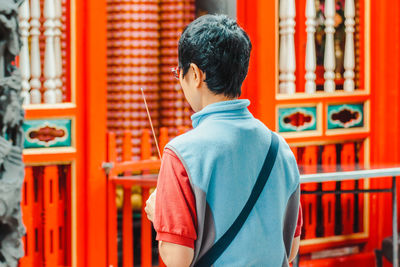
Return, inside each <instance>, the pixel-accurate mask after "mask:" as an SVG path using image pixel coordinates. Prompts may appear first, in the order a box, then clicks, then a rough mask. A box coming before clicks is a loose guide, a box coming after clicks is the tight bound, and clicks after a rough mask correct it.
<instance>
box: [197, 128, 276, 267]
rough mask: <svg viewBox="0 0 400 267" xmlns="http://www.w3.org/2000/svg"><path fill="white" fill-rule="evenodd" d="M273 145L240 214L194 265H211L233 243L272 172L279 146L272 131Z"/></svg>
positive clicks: (208, 266)
mask: <svg viewBox="0 0 400 267" xmlns="http://www.w3.org/2000/svg"><path fill="white" fill-rule="evenodd" d="M271 133H272V135H271V146H270V148H269V150H268V153H267V157H266V158H265V161H264V164H263V166H262V168H261V171H260V174H259V175H258V178H257V181H256V183H255V184H254V187H253V190H252V192H251V194H250V197H249V199H248V200H247V202H246V204H245V205H244V207H243V209H242V211H241V212H240V214H239V216H238V217H237V218H236V220H235V221H234V223H233V224H232V225H231V227H230V228H229V229H228V230H227V231H226V232H225V234H224V235H223V236H222V237H221V238H220V239H219V240H218V241H217V242H216V243H215V244H214V245H213V246H212V247H211V248H210V250H208V251H207V252H206V253H205V254H204V255H203V256H202V257H201V258H200V259H199V260H198V261H196V263H195V264H194V267H210V266H211V265H212V264H213V263H214V262H215V261H216V260H217V259H218V258H219V257H220V256H221V254H222V253H223V252H224V251H225V249H226V248H227V247H228V246H229V245H230V244H231V242H232V241H233V239H234V238H235V237H236V235H237V234H238V232H239V230H240V229H241V228H242V226H243V224H244V223H245V222H246V220H247V217H249V214H250V212H251V210H252V209H253V207H254V205H255V204H256V202H257V200H258V198H259V196H260V195H261V192H262V191H263V189H264V186H265V184H266V183H267V181H268V178H269V176H270V174H271V170H272V167H273V166H274V164H275V159H276V155H277V153H278V148H279V139H278V136H277V135H276V134H275V133H273V132H271Z"/></svg>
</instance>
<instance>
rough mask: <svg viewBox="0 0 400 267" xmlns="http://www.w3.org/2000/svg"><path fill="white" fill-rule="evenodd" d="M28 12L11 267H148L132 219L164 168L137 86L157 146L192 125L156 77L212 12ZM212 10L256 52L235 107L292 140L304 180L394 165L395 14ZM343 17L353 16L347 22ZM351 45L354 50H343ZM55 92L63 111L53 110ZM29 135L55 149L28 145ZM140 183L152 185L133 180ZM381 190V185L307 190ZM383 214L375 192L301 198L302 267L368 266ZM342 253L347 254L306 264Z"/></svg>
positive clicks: (398, 155) (79, 7) (168, 5)
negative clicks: (225, 16) (242, 103)
mask: <svg viewBox="0 0 400 267" xmlns="http://www.w3.org/2000/svg"><path fill="white" fill-rule="evenodd" d="M28 2H29V7H26V6H25V7H24V8H26V9H25V11H26V10H28V11H29V12H25V13H24V12H22V14H23V15H22V16H21V21H24V20H25V21H27V22H29V27H28V26H24V27H27V28H26V30H28V35H27V36H24V37H23V38H27V39H26V42H27V43H29V53H28V55H29V56H28V57H25V58H21V57H20V64H28V66H30V67H31V68H30V69H31V71H30V73H28V74H27V75H26V76H24V79H25V80H26V81H27V82H29V84H30V85H31V87H30V88H31V89H30V94H31V96H32V99H31V104H27V105H26V106H25V110H26V123H25V125H24V130H25V132H26V141H25V151H24V161H25V163H26V179H25V184H24V190H23V201H22V206H23V212H24V214H23V217H24V222H25V225H26V227H27V235H26V237H25V240H24V243H25V252H26V256H25V257H24V258H23V259H21V262H20V265H21V266H44V265H46V266H134V264H135V265H137V264H141V265H142V266H152V264H153V265H158V264H159V263H158V262H159V261H158V257H157V254H156V250H155V249H154V247H155V243H154V241H152V240H153V237H152V229H151V225H150V223H149V222H148V221H147V219H146V218H145V216H142V213H143V211H142V208H143V207H142V205H141V204H142V203H144V201H145V200H146V199H147V197H148V195H149V191H150V190H151V188H152V187H154V186H155V184H156V181H155V178H154V177H156V176H155V174H156V172H157V169H158V168H159V165H160V162H159V160H157V153H156V151H155V149H154V144H153V143H152V141H151V139H152V138H151V135H150V134H149V132H148V130H144V129H147V128H148V124H147V118H146V117H145V116H143V112H144V110H143V106H142V105H141V104H140V102H141V101H142V100H141V98H140V95H139V98H136V96H137V95H138V88H139V87H140V86H143V87H146V88H147V89H146V94H148V98H149V103H150V109H151V112H152V116H153V118H154V119H155V121H157V122H156V123H155V124H156V125H155V126H156V131H157V134H158V135H159V140H160V146H161V147H162V146H163V145H165V144H166V142H168V138H169V137H172V136H174V135H176V134H179V133H180V132H182V131H184V130H185V129H186V128H187V127H188V125H190V121H189V116H190V110H189V108H188V106H187V104H185V102H184V99H183V96H182V95H179V94H178V93H175V91H174V86H176V84H174V83H173V82H171V81H170V80H169V78H168V77H167V76H166V75H167V69H169V67H174V65H173V64H175V62H176V56H177V54H176V51H175V50H174V47H175V46H176V40H177V38H178V34H179V32H180V31H181V30H182V28H183V27H184V25H185V24H187V23H189V22H190V21H191V20H192V19H193V18H194V17H195V14H196V13H195V12H197V15H199V14H202V13H203V12H206V11H207V10H204V8H203V4H204V1H203V2H202V1H197V3H195V2H194V1H191V0H174V1H164V0H154V1H148V2H146V1H139V0H135V1H134V0H132V1H122V0H108V1H105V0H85V1H78V0H41V1H35V0H31V1H28ZM209 2H212V1H209ZM214 2H215V1H214ZM222 2H224V3H227V4H226V5H227V7H225V10H229V12H228V13H230V15H232V12H233V13H235V12H236V17H237V19H238V21H239V23H240V24H241V25H242V26H243V28H244V29H245V30H246V31H247V32H248V34H249V36H250V38H251V41H252V44H253V51H252V55H251V61H250V70H249V74H248V77H247V79H246V81H245V84H244V88H243V97H244V98H249V99H250V100H251V102H252V104H251V107H250V108H251V111H252V112H253V113H254V115H255V116H256V117H258V118H260V119H261V120H262V121H263V122H264V123H265V124H266V125H267V126H268V127H269V128H271V129H273V130H275V131H277V132H279V133H281V134H282V135H283V136H284V137H285V138H286V140H287V141H288V143H289V144H290V145H291V147H292V150H293V152H294V154H295V155H296V157H297V159H298V162H299V165H300V166H301V170H302V171H303V172H304V173H314V172H322V171H341V170H342V171H343V170H354V169H359V168H365V167H370V166H386V165H392V164H399V163H400V138H399V136H400V123H399V121H400V48H399V43H400V2H398V1H389V0H384V1H373V0H346V1H344V0H343V1H342V0H336V1H334V0H319V1H318V0H317V1H315V0H312V1H307V0H296V1H294V0H281V1H278V0H268V1H265V0H251V1H249V0H247V1H246V0H237V1H233V0H232V1H222ZM346 2H348V3H349V2H352V3H354V9H353V10H354V11H353V12H351V10H352V7H351V6H350V7H349V4H348V3H347V7H346ZM220 3H221V2H220ZM310 3H313V4H314V7H315V10H313V9H310ZM332 3H333V6H332V7H333V9H332V10H330V9H329V5H330V4H332ZM196 6H197V8H196ZM217 7H218V5H217ZM306 7H308V8H307V9H306ZM218 8H219V7H218ZM217 10H218V9H217ZM232 10H234V11H232ZM38 11H43V12H38ZM294 11H295V12H294ZM346 11H347V12H346ZM24 14H25V15H24ZM313 14H315V15H313ZM233 15H235V14H233ZM330 18H332V19H333V20H332V21H330V20H328V19H330ZM308 19H309V20H308ZM351 19H352V20H354V24H352V23H350V22H351ZM307 20H308V24H306V22H307ZM311 21H312V22H314V23H310V22H311ZM327 21H328V22H327ZM293 22H294V23H295V24H294V23H293ZM330 22H332V24H330ZM127 25H128V26H127ZM307 26H309V27H310V26H311V27H312V28H308V29H307ZM332 28H333V29H334V30H335V34H333V35H330V36H329V34H330V33H329V30H327V29H332ZM24 29H25V28H24ZM307 30H308V32H309V33H310V32H311V33H312V34H311V35H310V34H309V35H307ZM314 32H315V33H314ZM340 34H342V35H340ZM346 34H347V35H346ZM311 36H313V38H315V39H314V40H315V41H314V42H312V41H310V40H312V39H310V37H311ZM344 36H345V37H344ZM349 36H351V37H352V38H353V40H354V42H353V48H352V47H351V45H348V44H346V42H345V40H349V38H350V37H349ZM310 43H315V49H314V51H316V54H315V55H314V56H312V55H311V54H310V52H309V51H312V50H307V45H308V44H310ZM327 51H328V52H327ZM329 51H331V52H332V51H333V52H334V53H333V54H332V53H330V52H329ZM349 51H351V52H353V56H352V54H351V53H349ZM346 53H347V54H346ZM37 55H39V56H37ZM328 58H329V59H328ZM294 59H295V60H294ZM312 62H315V67H313V64H312ZM332 62H334V64H333V65H332ZM352 63H353V64H352ZM171 65H172V66H171ZM352 65H354V66H353V67H352ZM37 66H39V67H37ZM37 69H40V70H41V72H38V71H37ZM329 71H330V72H329ZM346 71H348V72H347V74H345V72H346ZM328 72H329V73H328ZM307 73H308V74H310V73H314V74H315V78H312V77H313V76H312V75H311V76H310V75H308V76H306V74H307ZM327 73H328V74H327ZM349 73H350V74H349ZM164 74H165V75H164ZM330 74H332V75H333V76H331V75H330ZM351 74H353V76H352V75H351ZM282 75H283V76H282ZM132 77H133V78H132ZM293 77H295V78H294V79H292V78H293ZM306 77H307V78H306ZM48 80H53V81H54V82H55V84H56V86H55V88H52V87H51V86H48V84H49V83H48V82H47V81H48ZM327 80H330V81H331V82H333V90H331V89H332V88H331V89H329V85H325V83H326V81H327ZM347 80H351V81H352V82H353V83H354V86H353V88H351V86H350V87H348V86H347V85H345V83H346V81H347ZM38 81H39V84H38ZM307 81H309V82H311V83H312V84H314V85H315V90H314V91H312V90H311V91H309V89H307V86H306V82H307ZM331 84H332V83H331ZM171 88H172V89H171ZM349 88H350V89H349ZM35 90H36V91H35ZM51 90H54V92H55V95H61V96H62V97H61V98H59V99H56V100H54V101H53V100H49V99H48V98H46V95H48V93H51ZM38 92H39V97H37V96H38ZM35 94H36V95H35ZM35 97H36V98H35ZM118 112H120V113H118ZM49 129H50V130H49ZM32 131H36V132H38V133H40V134H42V135H48V137H49V138H44V139H43V140H42V139H35V138H31V137H32V135H30V133H31V132H32ZM45 131H47V132H45ZM108 132H110V133H109V134H108ZM168 136H169V137H168ZM44 140H45V141H44ZM104 163H108V164H104ZM140 174H146V175H148V176H146V177H147V178H145V179H139V178H135V177H134V176H135V175H140ZM121 176H122V177H125V178H122V177H121ZM129 177H130V178H129ZM132 177H133V178H132ZM390 185H391V180H389V179H388V180H385V179H383V180H369V181H365V182H342V183H332V182H325V183H319V184H308V185H305V186H303V188H302V189H303V190H314V189H319V190H322V191H323V190H335V189H357V188H384V187H390ZM116 200H117V201H116ZM389 203H391V196H390V195H389V194H377V193H372V194H346V195H341V196H339V197H335V196H331V195H323V196H322V197H317V196H310V195H308V196H303V197H302V205H303V211H304V222H305V226H304V230H303V236H302V243H301V248H300V266H337V265H339V264H340V266H374V264H375V256H374V250H375V249H377V248H380V247H381V242H382V240H383V238H385V237H387V236H389V235H391V216H392V215H391V212H388V211H389V210H390V205H391V204H389ZM337 248H342V249H343V248H347V249H348V250H349V251H351V253H347V254H348V255H344V256H338V257H327V258H325V257H324V258H323V259H316V258H318V257H323V256H318V255H322V254H321V253H320V252H321V251H326V250H329V251H334V250H335V249H337ZM318 253H320V254H318ZM118 263H119V265H118ZM121 264H123V265H121ZM385 264H388V263H387V262H386V263H385Z"/></svg>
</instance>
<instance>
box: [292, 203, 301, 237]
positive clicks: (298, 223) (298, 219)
mask: <svg viewBox="0 0 400 267" xmlns="http://www.w3.org/2000/svg"><path fill="white" fill-rule="evenodd" d="M302 226H303V211H302V209H301V205H299V215H298V217H297V225H296V231H295V232H294V237H298V236H300V235H301V227H302Z"/></svg>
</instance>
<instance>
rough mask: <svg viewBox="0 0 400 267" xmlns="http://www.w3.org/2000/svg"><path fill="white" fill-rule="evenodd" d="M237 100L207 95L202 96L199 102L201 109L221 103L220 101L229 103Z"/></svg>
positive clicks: (223, 96)
mask: <svg viewBox="0 0 400 267" xmlns="http://www.w3.org/2000/svg"><path fill="white" fill-rule="evenodd" d="M235 99H237V98H230V97H227V96H225V95H215V94H212V93H210V94H207V95H204V96H203V98H202V101H201V106H202V107H201V109H203V108H205V107H206V106H208V105H211V104H214V103H218V102H222V101H229V100H235Z"/></svg>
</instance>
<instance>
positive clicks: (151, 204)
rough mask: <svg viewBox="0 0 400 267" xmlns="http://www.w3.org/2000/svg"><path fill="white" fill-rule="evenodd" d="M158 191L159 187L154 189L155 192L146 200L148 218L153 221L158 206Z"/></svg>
mask: <svg viewBox="0 0 400 267" xmlns="http://www.w3.org/2000/svg"><path fill="white" fill-rule="evenodd" d="M156 192H157V189H156V190H154V192H153V193H151V195H150V196H149V199H148V200H147V201H146V207H145V208H144V211H145V212H146V213H147V218H148V219H149V220H150V221H151V222H153V220H154V211H155V208H156Z"/></svg>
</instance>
